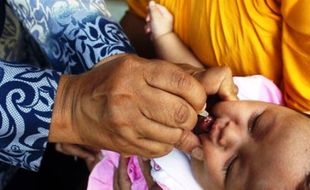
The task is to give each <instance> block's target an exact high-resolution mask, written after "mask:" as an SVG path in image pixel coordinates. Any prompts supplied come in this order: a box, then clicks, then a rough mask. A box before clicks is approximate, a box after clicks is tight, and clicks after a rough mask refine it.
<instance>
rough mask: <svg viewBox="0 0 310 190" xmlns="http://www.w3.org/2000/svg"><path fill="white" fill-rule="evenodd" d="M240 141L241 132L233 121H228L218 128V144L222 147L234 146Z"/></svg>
mask: <svg viewBox="0 0 310 190" xmlns="http://www.w3.org/2000/svg"><path fill="white" fill-rule="evenodd" d="M240 142H241V133H240V130H239V129H238V127H237V125H236V124H235V123H234V122H228V123H227V124H226V125H225V126H224V127H222V128H221V129H220V133H219V137H218V145H220V146H221V147H223V148H224V149H229V148H236V147H237V146H238V145H239V144H240Z"/></svg>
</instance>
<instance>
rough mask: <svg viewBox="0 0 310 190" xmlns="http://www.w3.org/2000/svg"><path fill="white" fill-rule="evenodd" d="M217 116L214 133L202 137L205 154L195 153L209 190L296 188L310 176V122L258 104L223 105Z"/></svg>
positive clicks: (195, 167) (199, 175)
mask: <svg viewBox="0 0 310 190" xmlns="http://www.w3.org/2000/svg"><path fill="white" fill-rule="evenodd" d="M236 110H237V111H236ZM212 113H213V114H214V116H215V117H216V120H215V122H214V124H213V125H212V130H211V132H210V133H208V134H203V135H200V140H201V142H202V152H201V151H199V149H198V148H197V149H195V150H194V151H193V154H192V156H193V157H195V158H193V159H192V168H193V172H194V175H195V177H196V179H197V180H198V181H199V183H200V184H201V185H202V187H203V188H204V189H207V190H222V189H240V190H242V189H254V190H255V189H295V188H296V187H297V185H298V184H299V183H300V182H301V181H302V180H303V179H304V177H305V176H306V174H308V173H309V171H310V163H309V158H310V151H309V150H310V138H309V136H310V119H309V118H308V117H306V116H304V115H302V114H300V113H297V112H295V111H293V110H290V109H288V108H285V107H281V106H277V105H273V104H268V103H262V102H254V101H226V102H220V103H218V104H217V105H215V106H214V108H213V109H212ZM225 163H229V164H228V165H227V166H228V168H229V169H228V170H226V169H225V167H227V166H225ZM225 173H226V174H225ZM225 175H226V177H225Z"/></svg>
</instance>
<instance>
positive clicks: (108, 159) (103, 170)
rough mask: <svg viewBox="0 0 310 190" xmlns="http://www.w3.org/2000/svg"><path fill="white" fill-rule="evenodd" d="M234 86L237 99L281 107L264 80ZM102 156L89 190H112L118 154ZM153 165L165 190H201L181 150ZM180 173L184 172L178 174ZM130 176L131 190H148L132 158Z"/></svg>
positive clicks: (255, 78)
mask: <svg viewBox="0 0 310 190" xmlns="http://www.w3.org/2000/svg"><path fill="white" fill-rule="evenodd" d="M234 82H235V84H236V85H237V86H238V88H239V92H238V97H239V98H240V99H241V100H259V101H265V102H270V103H275V104H282V95H281V91H280V90H279V89H278V88H277V87H276V86H275V85H274V84H273V83H272V82H271V81H270V80H268V79H266V78H265V77H263V76H260V75H254V76H250V77H234ZM102 154H103V159H102V160H101V161H100V162H99V163H98V164H97V165H96V166H95V168H94V169H93V171H92V172H91V174H90V177H89V181H88V188H87V189H88V190H113V176H114V170H115V168H117V167H118V160H119V154H118V153H115V152H111V151H102ZM173 159H174V160H173ZM177 159H180V160H179V161H182V160H183V162H177ZM177 164H179V165H177ZM151 165H152V166H153V169H152V176H153V179H154V180H155V181H156V182H157V183H158V184H159V185H160V186H161V187H162V188H163V189H164V190H173V189H176V190H181V189H184V190H187V189H189V186H190V189H191V190H194V189H200V187H199V185H198V184H194V183H196V182H195V180H194V177H193V176H192V174H191V171H190V166H189V161H188V160H187V158H186V156H184V155H182V153H181V152H178V150H174V151H173V152H171V153H169V154H168V155H167V156H164V157H161V158H157V159H154V160H152V162H151ZM180 166H182V167H180ZM178 169H180V170H182V171H178ZM182 172H183V173H184V175H185V172H186V175H187V176H186V177H184V176H182V177H183V179H180V178H181V177H176V178H175V179H173V178H171V180H170V181H169V179H167V178H169V176H177V175H176V174H178V175H180V174H181V175H182ZM127 173H128V176H129V178H130V180H131V182H132V186H131V189H132V190H147V189H148V187H147V184H146V181H145V179H144V177H143V175H142V171H141V169H140V166H139V163H138V159H137V157H136V156H132V157H131V158H130V160H129V163H128V170H127ZM177 180H179V181H177ZM165 183H166V184H165ZM168 183H169V184H168ZM182 184H183V185H182ZM191 184H193V185H191Z"/></svg>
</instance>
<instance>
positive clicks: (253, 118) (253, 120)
mask: <svg viewBox="0 0 310 190" xmlns="http://www.w3.org/2000/svg"><path fill="white" fill-rule="evenodd" d="M260 116H261V113H257V112H255V113H254V114H252V115H251V117H250V119H249V123H248V131H249V133H250V135H252V134H253V133H254V130H255V128H256V126H257V121H258V119H259V117H260Z"/></svg>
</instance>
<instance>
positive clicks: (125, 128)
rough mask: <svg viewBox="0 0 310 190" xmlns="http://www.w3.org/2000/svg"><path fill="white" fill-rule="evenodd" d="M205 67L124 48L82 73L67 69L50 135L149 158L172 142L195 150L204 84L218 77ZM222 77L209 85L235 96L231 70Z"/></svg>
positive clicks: (57, 139)
mask: <svg viewBox="0 0 310 190" xmlns="http://www.w3.org/2000/svg"><path fill="white" fill-rule="evenodd" d="M206 72H207V71H206V70H197V69H195V68H190V67H182V66H181V65H180V66H176V65H174V64H171V63H169V62H166V61H160V60H146V59H143V58H140V57H138V56H135V55H128V54H123V55H116V56H112V57H109V58H108V59H105V60H103V61H102V62H100V63H99V66H97V67H95V68H93V69H92V70H91V71H89V72H86V73H84V74H81V75H63V76H62V77H61V79H60V82H59V87H58V89H57V95H56V101H55V105H54V110H53V116H52V124H51V128H50V133H49V141H50V142H60V143H71V144H78V145H87V146H91V147H93V148H97V149H108V150H113V151H116V152H120V153H123V154H125V155H132V154H135V155H140V156H143V157H147V158H151V157H152V158H153V157H158V156H162V155H165V154H167V153H168V152H170V151H171V149H172V148H173V147H179V148H180V149H182V150H185V151H191V150H192V149H193V148H194V147H197V146H198V145H199V139H198V138H197V137H196V136H195V135H194V134H193V133H191V132H190V131H191V129H192V128H193V127H194V125H195V123H196V121H197V113H199V112H200V110H202V109H203V107H204V105H205V100H206V94H208V92H206V90H205V88H204V86H203V85H202V84H204V83H208V82H211V81H214V79H213V78H210V77H208V76H207V75H205V73H206ZM213 72H214V71H213ZM228 74H231V72H230V73H229V72H228ZM194 76H195V77H197V78H199V80H200V81H202V82H200V83H199V81H198V80H197V79H195V78H194ZM94 79H96V80H94ZM222 79H223V80H224V81H220V80H219V81H218V83H217V85H214V88H210V89H209V91H210V92H215V93H219V94H222V96H225V97H227V98H228V99H235V96H236V91H235V89H234V86H233V85H230V84H232V82H231V81H232V78H231V75H230V77H223V78H222ZM215 88H216V89H215Z"/></svg>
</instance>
